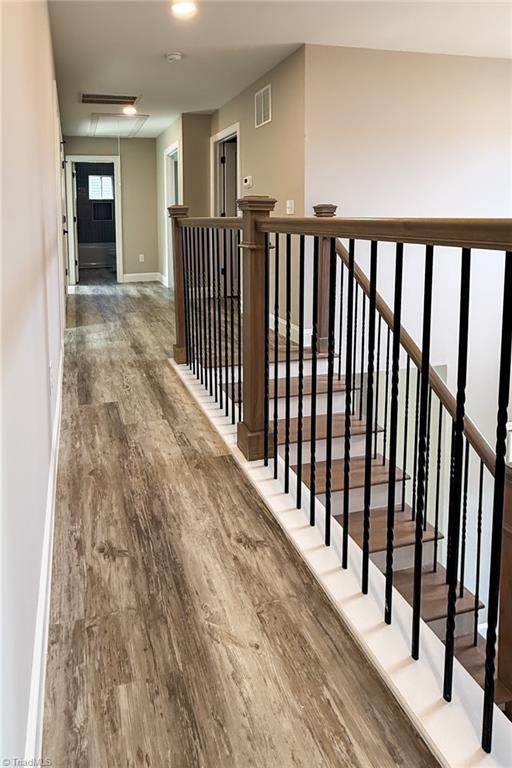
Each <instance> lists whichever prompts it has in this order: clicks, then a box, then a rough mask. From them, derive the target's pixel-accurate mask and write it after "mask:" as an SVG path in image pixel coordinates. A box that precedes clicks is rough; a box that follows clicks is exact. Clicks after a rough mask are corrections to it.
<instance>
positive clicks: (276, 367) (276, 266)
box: [274, 234, 279, 480]
mask: <svg viewBox="0 0 512 768" xmlns="http://www.w3.org/2000/svg"><path fill="white" fill-rule="evenodd" d="M278 432H279V235H278V234H276V235H275V255H274V478H275V479H276V480H277V469H278V453H277V451H278V447H279V434H278Z"/></svg>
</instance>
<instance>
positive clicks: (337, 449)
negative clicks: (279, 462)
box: [279, 435, 365, 464]
mask: <svg viewBox="0 0 512 768" xmlns="http://www.w3.org/2000/svg"><path fill="white" fill-rule="evenodd" d="M364 452H365V436H364V435H353V436H352V438H351V440H350V454H351V456H364ZM279 453H280V455H281V456H282V457H283V459H284V454H285V446H284V445H280V446H279ZM297 454H298V445H297V443H292V444H291V445H290V464H296V463H297ZM344 455H345V440H344V438H343V437H337V438H335V439H334V440H333V441H332V458H333V459H342V458H343V456H344ZM315 456H316V460H317V461H325V460H326V458H327V440H317V441H316V451H315ZM310 458H311V442H310V441H309V440H308V441H307V442H303V443H302V463H303V464H308V463H309V461H310Z"/></svg>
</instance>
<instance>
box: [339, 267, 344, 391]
mask: <svg viewBox="0 0 512 768" xmlns="http://www.w3.org/2000/svg"><path fill="white" fill-rule="evenodd" d="M344 273H345V269H344V262H343V259H341V268H340V318H339V325H340V327H339V334H340V337H339V341H338V381H340V379H341V350H342V347H343V275H344Z"/></svg>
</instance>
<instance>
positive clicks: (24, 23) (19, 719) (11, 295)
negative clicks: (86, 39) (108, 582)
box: [0, 2, 64, 758]
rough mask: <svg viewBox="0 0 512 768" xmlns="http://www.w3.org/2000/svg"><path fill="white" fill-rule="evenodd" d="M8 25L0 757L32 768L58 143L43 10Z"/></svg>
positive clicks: (57, 298) (51, 374)
mask: <svg viewBox="0 0 512 768" xmlns="http://www.w3.org/2000/svg"><path fill="white" fill-rule="evenodd" d="M0 20H1V27H2V44H1V49H2V65H1V68H2V162H1V176H2V181H1V184H2V189H3V190H4V194H3V197H2V227H1V249H2V257H1V271H2V275H1V277H2V279H1V281H0V282H1V289H0V290H1V293H0V312H1V385H0V393H1V401H0V402H1V419H0V423H1V442H0V450H1V461H0V466H1V482H0V487H1V501H0V526H1V530H0V542H1V556H0V557H1V575H0V586H1V595H0V600H1V619H0V620H1V626H2V636H1V652H0V680H1V685H0V755H1V756H2V757H5V758H13V757H15V756H18V757H19V758H22V757H24V756H25V757H27V758H28V757H35V756H36V755H35V754H27V753H25V740H26V735H27V733H26V732H27V722H28V720H29V717H28V713H29V698H30V691H31V682H32V683H33V686H32V692H33V696H32V698H31V700H32V701H33V702H34V704H35V710H33V714H35V715H37V714H38V713H37V705H38V702H39V699H38V696H39V694H40V688H39V683H40V681H41V678H39V677H38V671H42V670H43V666H42V664H43V659H44V654H45V652H46V647H45V641H46V637H45V634H44V632H45V626H46V624H45V622H46V615H45V606H46V602H45V597H46V593H45V587H46V585H47V584H48V582H47V579H48V568H47V566H48V563H49V555H50V538H51V519H52V505H51V504H47V496H48V497H49V498H50V500H51V499H52V493H51V489H52V484H51V479H52V477H53V475H52V472H51V468H52V456H53V457H54V458H55V455H56V441H55V436H56V429H55V427H56V426H57V425H58V392H59V369H60V360H61V354H62V331H63V323H64V308H63V299H64V275H63V261H62V220H61V219H60V215H61V213H60V162H59V160H60V158H59V138H60V137H59V121H58V111H57V100H56V91H55V86H54V73H53V61H52V50H51V40H50V31H49V24H48V13H47V7H46V3H42V2H20V3H15V2H11V3H2V4H1V6H0ZM13 73H15V76H13ZM7 190H8V194H7ZM40 581H41V585H42V593H41V594H42V598H43V599H42V600H41V601H39V589H40ZM38 608H39V611H40V612H39V614H38ZM38 618H39V619H40V621H39V622H38ZM37 627H39V629H40V630H41V632H40V633H39V634H38V633H36V628H37ZM33 660H34V666H33ZM30 722H31V723H32V725H33V724H34V722H35V719H34V717H32V718H31V719H30ZM32 734H33V737H34V738H33V739H32V738H31V739H29V743H30V745H34V744H35V743H36V742H37V729H36V731H34V732H32ZM31 748H32V747H29V749H31Z"/></svg>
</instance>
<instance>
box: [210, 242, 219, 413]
mask: <svg viewBox="0 0 512 768" xmlns="http://www.w3.org/2000/svg"><path fill="white" fill-rule="evenodd" d="M210 235H211V238H210V254H211V256H210V258H211V262H212V294H213V374H214V389H215V402H216V403H218V401H219V387H218V384H219V379H218V371H217V368H218V365H217V272H216V269H215V267H216V264H215V230H214V229H211V230H210Z"/></svg>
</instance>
